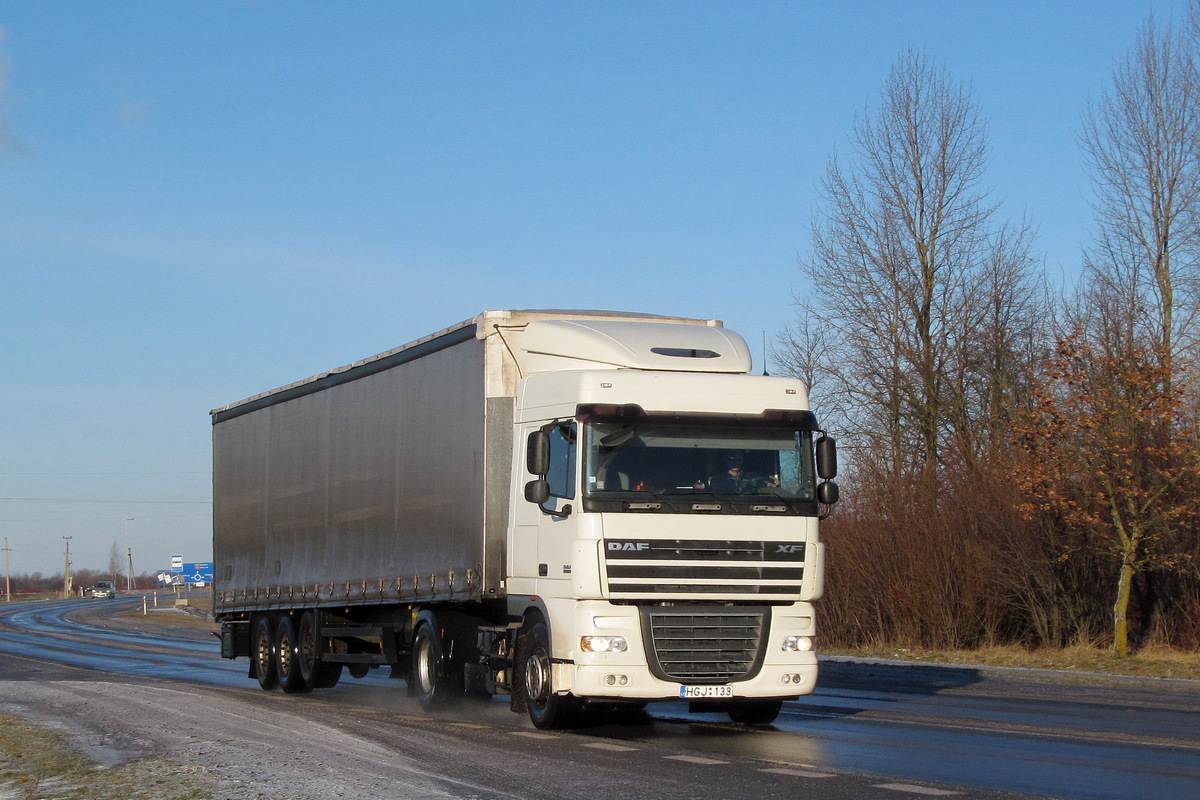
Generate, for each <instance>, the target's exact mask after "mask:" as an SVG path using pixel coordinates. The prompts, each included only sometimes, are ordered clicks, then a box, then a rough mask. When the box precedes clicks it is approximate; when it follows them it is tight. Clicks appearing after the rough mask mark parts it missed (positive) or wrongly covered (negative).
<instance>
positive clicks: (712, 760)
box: [664, 756, 729, 764]
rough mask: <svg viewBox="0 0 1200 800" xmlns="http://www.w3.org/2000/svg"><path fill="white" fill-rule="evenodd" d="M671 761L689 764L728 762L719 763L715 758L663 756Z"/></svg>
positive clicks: (725, 762)
mask: <svg viewBox="0 0 1200 800" xmlns="http://www.w3.org/2000/svg"><path fill="white" fill-rule="evenodd" d="M664 758H669V759H671V760H672V761H686V762H687V763H689V764H728V763H729V762H728V761H720V760H718V759H715V758H701V757H700V756H664Z"/></svg>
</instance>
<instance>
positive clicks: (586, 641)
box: [579, 636, 629, 653]
mask: <svg viewBox="0 0 1200 800" xmlns="http://www.w3.org/2000/svg"><path fill="white" fill-rule="evenodd" d="M579 649H580V650H582V651H583V652H585V653H624V652H625V651H626V650H628V649H629V644H628V643H627V642H626V641H625V638H624V637H622V636H584V637H582V638H581V639H580V640H579Z"/></svg>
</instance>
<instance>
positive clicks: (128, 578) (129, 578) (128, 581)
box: [125, 517, 133, 589]
mask: <svg viewBox="0 0 1200 800" xmlns="http://www.w3.org/2000/svg"><path fill="white" fill-rule="evenodd" d="M131 522H133V517H127V518H126V519H125V547H126V548H127V550H126V552H127V553H128V555H129V574H128V575H126V576H125V588H126V589H133V546H132V545H131V544H130V542H129V523H131Z"/></svg>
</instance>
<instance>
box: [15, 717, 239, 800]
mask: <svg viewBox="0 0 1200 800" xmlns="http://www.w3.org/2000/svg"><path fill="white" fill-rule="evenodd" d="M194 771H195V770H194V768H191V767H185V766H181V765H179V764H173V763H171V762H168V761H165V760H163V759H158V758H154V759H144V760H140V761H133V762H130V763H128V764H122V765H120V766H117V767H113V768H111V769H102V768H100V767H97V766H96V765H95V764H92V763H91V762H89V761H88V760H87V759H86V758H85V757H84V756H83V754H82V753H80V752H79V751H78V750H76V749H75V748H74V747H72V746H71V745H70V744H69V743H67V742H66V741H65V740H64V739H63V738H62V737H61V736H59V735H58V734H56V733H54V732H52V731H49V730H47V729H45V728H41V727H39V726H37V725H33V724H30V723H28V722H26V721H25V720H23V719H21V718H20V717H14V716H10V715H7V714H0V796H5V797H13V798H20V799H21V800H38V799H40V798H47V797H72V796H76V797H104V798H108V797H112V798H116V797H120V798H126V799H127V800H209V799H210V798H214V797H216V794H215V793H214V792H215V789H214V788H213V786H212V785H210V784H209V783H208V782H206V781H204V780H202V779H201V778H200V777H199V776H197V775H195V774H193V773H194Z"/></svg>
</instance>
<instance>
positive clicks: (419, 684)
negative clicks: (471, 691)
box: [409, 621, 462, 711]
mask: <svg viewBox="0 0 1200 800" xmlns="http://www.w3.org/2000/svg"><path fill="white" fill-rule="evenodd" d="M409 675H410V679H411V680H412V684H413V693H414V694H415V695H416V696H417V700H418V701H419V702H420V703H421V708H423V709H425V710H426V711H433V710H435V709H439V708H445V707H446V706H447V705H449V704H450V701H451V700H453V699H454V697H455V696H456V695H458V694H461V692H462V687H461V686H458V685H456V682H455V681H454V678H453V677H452V675H453V668H452V667H451V665H450V664H449V663H447V660H446V656H445V653H444V648H443V647H442V637H441V636H439V635H438V631H437V629H436V628H435V625H434V623H433V622H430V621H426V622H423V623H422V624H421V625H420V627H418V628H417V633H416V635H415V636H413V644H412V670H411V671H410V672H409ZM456 690H457V691H456Z"/></svg>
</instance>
